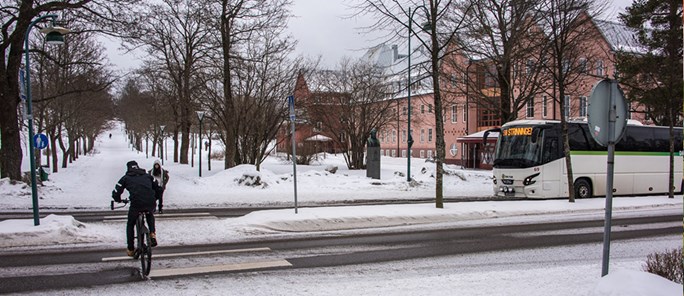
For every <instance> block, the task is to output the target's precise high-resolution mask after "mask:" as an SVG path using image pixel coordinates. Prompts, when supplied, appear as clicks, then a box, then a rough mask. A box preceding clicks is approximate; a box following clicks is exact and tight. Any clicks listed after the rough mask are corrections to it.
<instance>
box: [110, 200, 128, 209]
mask: <svg viewBox="0 0 684 296" xmlns="http://www.w3.org/2000/svg"><path fill="white" fill-rule="evenodd" d="M121 203H123V204H124V205H123V206H120V207H114V201H113V200H112V201H111V203H110V204H109V208H110V209H111V210H112V211H113V210H114V209H120V208H123V207H125V206H126V204H128V200H127V199H122V200H121Z"/></svg>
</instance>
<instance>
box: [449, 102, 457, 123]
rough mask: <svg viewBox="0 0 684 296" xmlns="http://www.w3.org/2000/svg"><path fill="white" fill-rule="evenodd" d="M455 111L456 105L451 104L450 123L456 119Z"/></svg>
mask: <svg viewBox="0 0 684 296" xmlns="http://www.w3.org/2000/svg"><path fill="white" fill-rule="evenodd" d="M456 111H457V110H456V105H451V123H455V122H456V120H458V114H457V113H456Z"/></svg>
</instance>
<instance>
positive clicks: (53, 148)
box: [48, 132, 59, 173]
mask: <svg viewBox="0 0 684 296" xmlns="http://www.w3.org/2000/svg"><path fill="white" fill-rule="evenodd" d="M48 135H49V137H50V154H52V172H53V173H56V172H57V171H58V170H59V169H58V168H57V166H58V164H59V162H58V161H59V160H58V159H57V136H56V135H55V133H54V132H50V133H48Z"/></svg>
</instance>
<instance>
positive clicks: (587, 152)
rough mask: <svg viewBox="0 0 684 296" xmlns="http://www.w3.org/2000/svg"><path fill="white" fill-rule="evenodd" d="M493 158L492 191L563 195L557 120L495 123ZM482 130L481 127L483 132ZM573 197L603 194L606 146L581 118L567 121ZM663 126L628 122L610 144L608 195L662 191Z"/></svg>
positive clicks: (678, 139) (665, 180) (678, 154)
mask: <svg viewBox="0 0 684 296" xmlns="http://www.w3.org/2000/svg"><path fill="white" fill-rule="evenodd" d="M496 131H498V132H499V138H498V140H497V143H496V150H495V155H494V163H493V166H494V168H493V174H494V182H493V183H494V194H495V195H496V196H500V197H511V198H554V197H567V196H569V195H568V178H567V170H566V163H565V158H564V153H563V145H562V142H561V124H560V121H547V120H519V121H513V122H509V123H506V124H504V125H503V126H502V127H501V128H500V129H496ZM486 137H487V133H485V138H486ZM568 140H569V144H570V154H571V156H572V172H573V178H574V187H575V197H576V198H589V197H593V196H605V195H606V160H607V155H608V153H607V148H606V147H602V146H600V145H599V144H598V143H596V141H594V139H593V138H592V136H591V134H589V128H588V125H587V123H586V122H568ZM669 145H670V141H669V129H668V127H660V126H644V125H634V124H628V125H627V126H626V128H625V134H624V135H623V137H622V138H621V139H620V141H619V142H618V143H616V145H615V167H614V168H615V173H614V181H613V184H614V185H613V186H614V188H613V192H614V193H613V194H614V195H650V194H664V193H667V192H668V185H669V168H670V166H669V160H670V158H669V155H670V153H669V151H670V146H669ZM674 151H675V159H674V180H675V192H681V191H682V186H683V185H684V184H682V160H683V159H682V128H675V150H674Z"/></svg>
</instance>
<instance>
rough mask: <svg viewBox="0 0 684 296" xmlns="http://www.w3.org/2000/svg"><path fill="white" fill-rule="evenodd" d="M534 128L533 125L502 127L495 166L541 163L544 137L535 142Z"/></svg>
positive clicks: (522, 165)
mask: <svg viewBox="0 0 684 296" xmlns="http://www.w3.org/2000/svg"><path fill="white" fill-rule="evenodd" d="M532 130H533V128H532V127H520V126H516V127H510V128H506V129H502V130H501V133H500V134H499V139H498V141H497V143H496V152H495V157H494V167H496V168H528V167H533V166H537V165H539V164H541V162H540V155H541V147H542V144H543V143H542V141H541V139H542V138H543V137H539V138H538V140H537V141H536V142H534V143H533V142H532V136H533V133H532Z"/></svg>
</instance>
